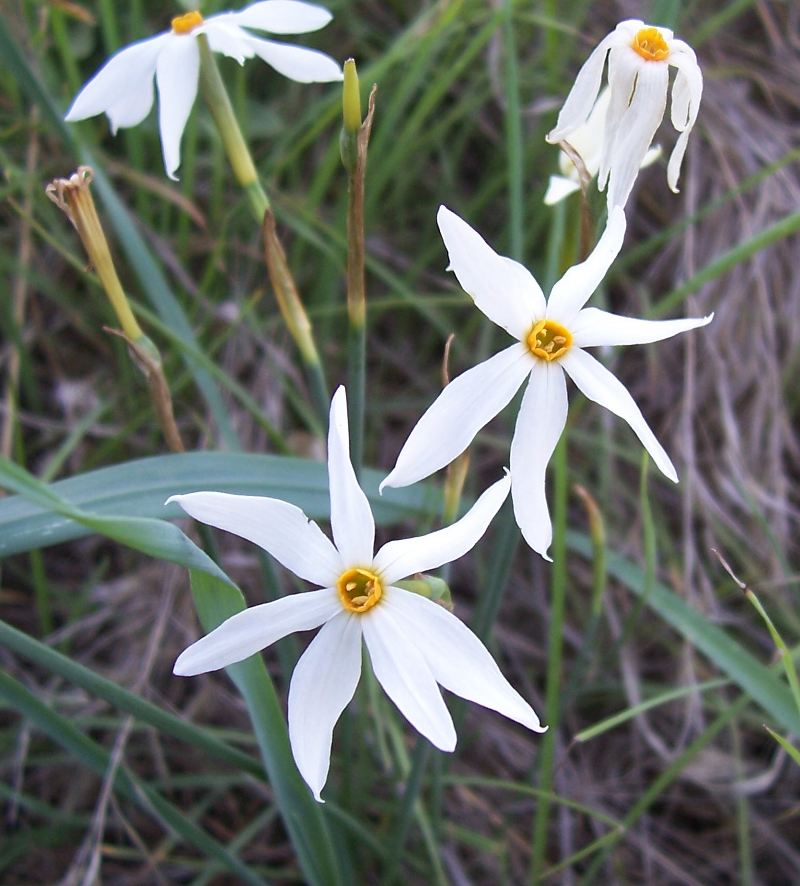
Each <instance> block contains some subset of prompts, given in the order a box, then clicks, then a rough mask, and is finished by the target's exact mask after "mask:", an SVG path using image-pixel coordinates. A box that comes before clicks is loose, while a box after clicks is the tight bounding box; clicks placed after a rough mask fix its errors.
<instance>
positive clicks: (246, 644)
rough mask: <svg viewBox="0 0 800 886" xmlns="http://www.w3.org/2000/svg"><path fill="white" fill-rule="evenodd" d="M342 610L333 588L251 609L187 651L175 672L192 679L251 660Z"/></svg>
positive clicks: (309, 592) (298, 595) (227, 621)
mask: <svg viewBox="0 0 800 886" xmlns="http://www.w3.org/2000/svg"><path fill="white" fill-rule="evenodd" d="M341 611H342V604H341V602H340V601H339V595H338V593H337V592H336V590H335V589H334V588H323V589H322V590H319V591H308V592H306V593H302V594H292V595H291V596H289V597H281V598H280V599H279V600H272V601H271V602H269V603H262V604H261V605H259V606H251V607H250V608H249V609H243V610H242V611H241V612H237V613H236V615H232V616H231V617H230V618H229V619H227V620H226V621H224V622H222V624H221V625H220V626H219V627H217V628H214V630H213V631H211V633H210V634H206V636H205V637H201V638H200V639H199V640H198V641H197V642H196V643H192V645H191V646H190V647H189V648H188V649H185V650H184V651H183V652H182V653H181V654H180V655H179V656H178V660H177V661H176V662H175V667H174V668H173V673H175V674H178V675H180V676H181V677H193V676H194V675H195V674H205V673H206V672H207V671H216V670H219V668H226V667H227V666H228V665H231V664H235V663H236V662H237V661H242V660H243V659H245V658H249V657H250V656H251V655H254V654H255V653H256V652H260V651H261V650H262V649H266V647H267V646H271V645H272V644H273V643H274V642H275V641H276V640H280V639H281V638H282V637H285V636H286V635H287V634H292V633H294V631H310V630H312V629H313V628H318V627H319V626H320V625H321V624H324V623H325V622H326V621H329V620H330V619H332V618H333V617H334V616H335V615H337V614H338V613H340V612H341Z"/></svg>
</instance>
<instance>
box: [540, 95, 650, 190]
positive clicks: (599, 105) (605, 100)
mask: <svg viewBox="0 0 800 886" xmlns="http://www.w3.org/2000/svg"><path fill="white" fill-rule="evenodd" d="M610 100H611V91H610V90H609V88H608V87H606V88H605V89H604V90H603V91H602V92H601V93H600V95H599V96H598V98H597V101H596V102H595V103H594V107H593V108H592V112H591V114H589V116H588V118H587V119H586V122H585V123H584V124H583V125H581V126H579V127H578V128H577V129H576V130H575V131H574V132H573V133H572V134H571V135H570V137H569V138H568V139H567V141H568V142H569V145H570V147H571V148H572V149H573V150H575V151H576V152H577V153H578V154H579V155H580V158H581V161H582V162H583V165H584V168H585V169H586V172H587V173H588V174H589V176H590V178H594V177H595V176H596V175H597V173H598V172H599V171H600V157H601V155H602V152H603V141H604V140H605V134H606V116H607V114H608V105H609V102H610ZM660 156H661V148H660V147H657V146H656V147H654V148H650V150H649V151H648V152H647V153H646V154H645V155H644V160H642V166H641V168H642V169H644V168H645V167H646V166H650V164H651V163H654V162H655V161H656V160H657V159H658V158H659V157H660ZM558 167H559V171H560V172H561V175H551V176H550V180H549V181H548V183H547V190H546V191H545V195H544V202H545V204H546V205H547V206H554V205H555V204H556V203H560V202H561V201H562V200H564V199H566V198H567V197H569V195H570V194H574V193H575V191H579V190H580V189H581V176H580V173H579V172H578V168H577V167H576V166H575V164H574V163H573V162H572V160H571V159H570V157H569V156H568V155H567V153H566V152H565V151H563V150H562V151H560V152H559V157H558Z"/></svg>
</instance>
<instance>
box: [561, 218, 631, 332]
mask: <svg viewBox="0 0 800 886" xmlns="http://www.w3.org/2000/svg"><path fill="white" fill-rule="evenodd" d="M624 239H625V212H624V211H623V210H622V209H621V208H620V207H619V206H616V207H614V208H613V209H612V210H611V212H610V213H609V216H608V222H607V223H606V229H605V231H603V236H602V237H601V238H600V239H599V240H598V241H597V245H596V246H595V248H594V249H593V250H592V252H591V254H590V255H589V257H588V258H587V259H586V261H583V262H581V263H580V264H578V265H573V266H572V267H571V268H570V269H569V270H568V271H567V272H566V273H565V274H564V276H563V277H562V278H561V279H560V280H559V281H558V282H557V283H556V284H555V285H554V286H553V289H552V291H551V292H550V298H549V299H548V300H547V316H548V317H550V318H552V319H553V320H557V321H558V322H559V323H563V324H564V326H566V327H567V328H568V329H571V324H572V322H573V320H574V319H575V317H576V315H577V314H578V311H580V309H581V308H582V307H583V306H584V305H585V304H586V302H587V301H588V300H589V298H590V296H591V295H592V293H593V292H594V291H595V289H597V287H598V286H599V285H600V283H601V281H602V279H603V277H605V275H606V274H607V273H608V269H609V268H610V267H611V264H612V262H613V261H614V259H615V258H616V257H617V255H618V254H619V251H620V249H622V241H623V240H624Z"/></svg>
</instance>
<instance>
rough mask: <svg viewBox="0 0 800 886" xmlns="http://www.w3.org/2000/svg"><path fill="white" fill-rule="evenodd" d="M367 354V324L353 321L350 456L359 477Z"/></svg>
mask: <svg viewBox="0 0 800 886" xmlns="http://www.w3.org/2000/svg"><path fill="white" fill-rule="evenodd" d="M366 356H367V330H366V326H365V324H364V323H363V322H361V323H353V322H352V321H351V322H350V324H349V326H348V333H347V411H348V413H349V416H348V418H349V423H350V457H351V459H352V461H353V468H354V469H355V472H356V476H357V477H358V476H359V475H360V473H361V466H362V464H363V462H364V400H365V398H366Z"/></svg>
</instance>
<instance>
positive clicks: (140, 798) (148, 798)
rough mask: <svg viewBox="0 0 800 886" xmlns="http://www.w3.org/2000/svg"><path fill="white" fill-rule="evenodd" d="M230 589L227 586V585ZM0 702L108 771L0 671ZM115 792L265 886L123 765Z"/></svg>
mask: <svg viewBox="0 0 800 886" xmlns="http://www.w3.org/2000/svg"><path fill="white" fill-rule="evenodd" d="M225 587H227V585H226V586H225ZM0 699H3V700H4V701H5V702H6V704H8V705H10V706H11V707H12V708H14V709H15V710H16V711H18V712H19V713H20V714H21V715H22V716H23V717H26V718H27V719H28V720H30V721H31V723H33V725H34V726H35V727H36V728H37V729H40V730H41V731H42V732H44V733H45V735H48V736H49V737H50V738H51V739H52V741H54V742H55V743H56V744H58V745H60V746H61V747H63V748H64V749H65V750H67V751H68V752H69V753H70V754H73V755H74V756H75V757H76V758H77V759H79V760H80V761H81V762H82V763H83V764H84V765H85V766H88V767H89V768H90V769H92V770H94V772H96V773H97V775H99V776H100V777H101V778H102V777H103V776H105V775H106V774H107V772H108V771H109V766H110V764H111V755H110V754H109V753H108V751H106V750H105V749H104V748H103V747H101V746H100V745H99V744H97V742H95V741H92V739H90V738H88V737H87V736H86V735H84V734H83V733H82V732H81V731H80V730H79V729H78V728H77V727H76V726H75V725H74V724H73V723H72V722H71V721H70V720H68V719H67V718H66V717H62V716H61V715H60V714H57V713H56V712H55V711H54V710H53V709H52V708H50V707H48V706H47V705H46V704H44V702H42V701H40V700H39V699H38V698H36V696H35V695H33V693H31V692H29V691H28V690H27V689H26V688H25V687H24V686H23V685H22V684H21V683H19V682H18V681H17V680H14V679H13V678H12V677H10V676H9V675H8V674H5V673H3V672H0ZM114 789H115V790H116V791H117V792H118V793H119V794H121V795H122V796H123V797H127V798H128V799H129V800H132V801H134V802H135V803H137V804H138V805H140V806H141V807H143V808H144V809H145V810H146V811H148V812H149V813H151V814H155V816H156V817H157V818H159V819H160V820H161V821H162V822H163V823H164V825H165V826H166V827H167V828H168V829H169V830H170V831H172V832H173V833H175V834H176V835H177V836H179V837H180V838H181V839H183V840H185V841H186V842H187V843H190V844H191V845H193V846H195V847H196V848H197V849H199V850H200V851H201V852H203V853H204V854H205V855H207V856H208V857H209V858H214V859H216V860H217V861H219V862H221V863H222V864H223V865H224V866H225V867H226V869H228V870H229V871H230V872H231V874H232V875H234V876H235V877H236V878H237V882H242V883H252V884H253V886H263V882H264V881H263V880H262V879H261V877H259V876H258V875H257V874H256V873H255V872H254V871H253V870H251V869H250V868H249V867H247V865H245V864H244V863H243V862H242V861H241V860H240V859H238V858H236V857H235V856H234V855H232V854H231V853H230V852H229V851H228V850H227V849H226V848H225V847H224V846H222V845H221V844H220V843H218V842H217V841H216V840H215V839H214V838H213V837H211V836H209V835H208V834H207V833H206V832H205V831H204V830H203V829H202V828H200V827H198V826H197V825H196V824H195V823H194V822H193V821H190V820H189V819H188V818H186V816H185V815H183V813H182V812H180V810H178V809H177V808H176V807H175V806H173V805H172V803H170V802H169V801H168V800H166V799H164V797H162V796H161V794H159V793H158V791H156V790H155V789H153V788H152V787H150V785H148V784H146V783H145V782H143V781H141V780H140V779H138V778H136V777H135V776H134V775H132V774H131V773H130V772H128V771H127V770H126V769H125V767H124V766H120V767H119V768H118V769H117V772H116V774H115V776H114Z"/></svg>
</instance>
